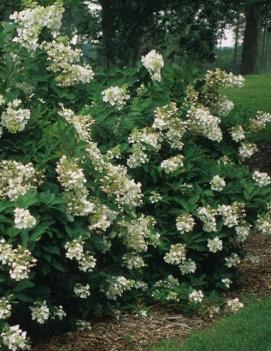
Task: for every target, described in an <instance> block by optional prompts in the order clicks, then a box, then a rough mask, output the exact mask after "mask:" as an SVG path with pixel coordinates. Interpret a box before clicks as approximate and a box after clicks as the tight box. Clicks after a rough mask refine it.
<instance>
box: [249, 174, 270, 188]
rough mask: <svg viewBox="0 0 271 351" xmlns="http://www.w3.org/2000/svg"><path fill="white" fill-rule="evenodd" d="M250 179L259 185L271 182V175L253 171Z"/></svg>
mask: <svg viewBox="0 0 271 351" xmlns="http://www.w3.org/2000/svg"><path fill="white" fill-rule="evenodd" d="M252 179H253V180H254V181H255V183H256V184H257V185H258V186H260V187H263V186H267V185H270V184H271V177H270V175H268V174H267V173H265V172H259V171H254V172H253V174H252Z"/></svg>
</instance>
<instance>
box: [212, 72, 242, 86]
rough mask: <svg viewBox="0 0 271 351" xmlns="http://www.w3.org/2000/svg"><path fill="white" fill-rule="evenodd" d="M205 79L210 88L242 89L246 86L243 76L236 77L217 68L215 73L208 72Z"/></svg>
mask: <svg viewBox="0 0 271 351" xmlns="http://www.w3.org/2000/svg"><path fill="white" fill-rule="evenodd" d="M205 79H206V84H207V85H208V86H209V87H234V86H235V87H238V88H242V87H243V86H244V84H245V78H244V77H242V76H241V75H238V76H235V75H234V74H233V73H231V72H230V73H227V72H225V71H222V70H221V69H219V68H216V69H215V70H214V71H211V70H208V71H207V74H206V76H205Z"/></svg>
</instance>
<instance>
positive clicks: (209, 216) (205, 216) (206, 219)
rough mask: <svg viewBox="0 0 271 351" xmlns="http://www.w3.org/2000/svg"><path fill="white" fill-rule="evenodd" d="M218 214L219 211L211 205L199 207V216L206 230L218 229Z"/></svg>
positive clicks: (213, 230)
mask: <svg viewBox="0 0 271 351" xmlns="http://www.w3.org/2000/svg"><path fill="white" fill-rule="evenodd" d="M216 215H217V211H216V210H215V209H213V208H211V207H210V206H205V207H199V208H198V216H199V219H200V220H201V221H202V222H203V230H204V231H205V232H215V231H216Z"/></svg>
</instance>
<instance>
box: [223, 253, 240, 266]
mask: <svg viewBox="0 0 271 351" xmlns="http://www.w3.org/2000/svg"><path fill="white" fill-rule="evenodd" d="M225 262H226V266H227V267H228V268H232V267H237V266H238V265H239V264H240V263H241V259H240V257H239V256H238V255H237V254H236V253H232V254H231V255H230V256H229V257H226V258H225Z"/></svg>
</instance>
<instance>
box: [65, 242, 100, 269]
mask: <svg viewBox="0 0 271 351" xmlns="http://www.w3.org/2000/svg"><path fill="white" fill-rule="evenodd" d="M65 249H66V257H67V258H68V259H70V260H73V259H75V260H76V261H77V262H78V268H79V270H81V271H83V272H92V271H93V269H94V268H95V266H96V258H95V257H94V256H93V255H91V254H90V253H89V252H88V251H86V252H85V251H84V241H83V240H80V239H74V240H72V241H68V242H66V244H65Z"/></svg>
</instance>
